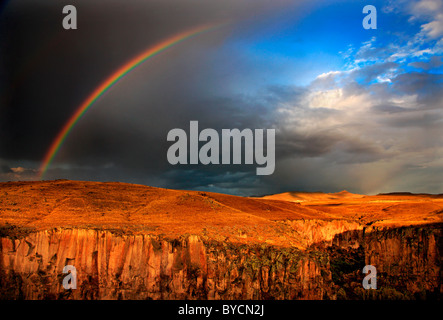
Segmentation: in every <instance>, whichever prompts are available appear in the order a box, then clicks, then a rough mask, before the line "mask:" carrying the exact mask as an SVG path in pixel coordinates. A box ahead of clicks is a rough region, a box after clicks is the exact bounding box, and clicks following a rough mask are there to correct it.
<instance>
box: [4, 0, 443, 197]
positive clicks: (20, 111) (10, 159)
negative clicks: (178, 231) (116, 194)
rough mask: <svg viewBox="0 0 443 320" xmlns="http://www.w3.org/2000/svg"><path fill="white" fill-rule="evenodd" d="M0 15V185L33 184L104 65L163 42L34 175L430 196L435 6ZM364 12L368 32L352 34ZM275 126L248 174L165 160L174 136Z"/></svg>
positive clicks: (439, 80)
mask: <svg viewBox="0 0 443 320" xmlns="http://www.w3.org/2000/svg"><path fill="white" fill-rule="evenodd" d="M66 4H67V3H65V1H61V0H41V1H38V2H36V1H31V0H16V1H14V0H11V1H9V2H7V3H5V4H3V7H2V8H0V10H1V11H0V58H1V59H0V181H15V180H37V179H39V175H38V169H39V168H40V166H41V163H42V160H43V158H44V156H45V154H46V153H47V151H48V148H49V147H50V145H51V143H52V141H53V140H54V139H55V137H56V136H57V134H58V133H59V132H60V130H61V129H62V128H63V126H64V124H65V123H66V121H67V120H68V119H69V118H70V117H71V115H72V114H73V113H74V112H75V110H76V109H77V108H78V107H79V106H80V105H81V103H82V102H83V101H84V100H85V99H86V98H87V97H88V95H89V94H90V93H91V92H93V91H94V89H95V88H96V87H97V86H98V85H99V84H100V83H101V82H102V81H103V80H105V79H106V78H107V77H108V76H109V75H110V74H112V73H113V72H114V71H115V70H117V69H118V68H119V67H120V66H122V65H123V64H125V63H126V62H127V61H129V60H131V59H132V58H133V57H135V56H137V55H138V54H139V53H141V52H143V51H144V50H146V48H149V47H150V46H153V45H155V44H156V43H158V42H160V41H162V40H164V39H167V38H168V37H170V36H172V35H175V34H178V33H180V32H183V31H185V30H189V29H192V28H194V27H197V26H200V25H220V24H221V26H220V27H218V28H216V29H214V30H211V31H208V32H205V33H202V34H200V35H197V36H195V37H192V38H191V39H188V40H185V41H183V42H181V43H179V44H177V45H175V46H173V47H171V48H169V49H167V50H165V51H164V52H162V53H161V54H159V55H157V56H155V57H153V58H151V59H149V60H147V61H145V62H144V63H143V64H141V65H140V66H139V67H137V68H135V69H134V70H133V71H131V72H130V73H129V74H127V75H126V76H125V77H124V78H123V79H121V80H120V81H119V82H118V83H116V84H115V85H114V86H113V87H112V88H111V89H110V90H109V91H107V92H106V93H105V94H104V95H103V96H101V97H100V98H99V99H98V101H97V102H96V103H95V104H94V105H93V106H92V107H91V108H90V109H89V110H88V111H87V113H86V114H85V115H84V116H83V117H82V118H81V119H80V120H79V121H78V123H77V124H76V126H75V127H74V128H73V129H72V131H71V133H70V134H69V136H68V137H67V139H66V141H65V143H64V144H63V145H62V146H61V148H60V150H59V152H58V153H57V155H56V157H55V158H54V161H53V162H52V163H51V165H50V167H49V169H48V171H47V173H46V174H45V176H44V179H48V180H52V179H74V180H92V181H121V182H130V183H138V184H144V185H150V186H156V187H164V188H172V189H190V190H204V191H213V192H222V193H228V194H236V195H263V194H272V193H279V192H287V191H308V192H310V191H323V192H338V191H341V190H348V191H350V192H355V193H364V194H376V193H381V192H399V191H402V192H414V193H443V139H442V137H443V109H442V108H443V90H442V88H443V74H442V71H443V61H442V57H443V40H442V39H443V38H442V36H443V1H441V0H407V1H405V0H395V1H389V0H387V1H386V0H385V1H371V2H370V3H369V2H368V1H356V0H342V1H321V0H317V1H312V0H310V1H290V0H272V1H269V0H243V1H237V0H225V1H221V0H186V1H183V0H161V1H160V0H146V1H136V0H128V1H124V2H122V1H116V0H106V1H105V0H99V1H86V0H78V1H70V2H69V4H72V5H74V6H75V7H76V8H77V14H78V22H77V26H78V29H76V30H65V29H63V27H62V20H63V18H64V15H63V14H62V8H63V6H64V5H66ZM367 4H371V5H373V6H375V7H376V9H377V29H369V30H366V29H364V28H363V26H362V21H363V18H364V17H365V14H363V13H362V10H363V7H364V6H365V5H367ZM191 120H197V121H198V122H199V127H200V128H201V129H203V128H214V129H216V130H218V131H220V130H221V129H233V128H239V129H240V130H241V129H245V128H250V129H270V128H272V129H275V130H276V137H275V143H276V164H275V171H274V173H273V174H272V175H268V176H257V175H256V165H207V166H205V165H176V166H174V165H171V164H169V163H168V161H167V157H166V154H167V150H168V148H169V147H170V146H171V142H168V141H167V139H166V137H167V134H168V132H169V131H170V130H171V129H174V128H182V129H184V130H185V131H188V130H189V129H188V128H189V122H190V121H191Z"/></svg>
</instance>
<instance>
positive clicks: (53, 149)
mask: <svg viewBox="0 0 443 320" xmlns="http://www.w3.org/2000/svg"><path fill="white" fill-rule="evenodd" d="M219 26H221V25H211V26H200V27H197V28H194V29H191V30H188V31H185V32H181V33H179V34H176V35H174V36H172V37H170V38H168V39H166V40H164V41H162V42H160V43H157V44H156V45H154V46H152V47H150V48H148V49H147V50H146V51H144V52H142V53H141V54H139V55H138V56H136V57H135V58H133V59H132V60H130V61H128V62H127V63H126V64H124V65H123V66H121V67H120V68H119V69H118V70H117V71H115V72H114V73H113V74H111V75H110V76H109V77H108V78H106V80H105V81H103V82H102V83H101V84H100V85H99V86H98V87H97V88H96V89H95V90H94V91H93V92H92V93H91V94H90V95H89V96H88V97H87V98H86V100H85V101H83V103H82V104H81V105H80V106H79V107H78V108H77V109H76V111H75V112H74V114H73V115H72V116H71V117H70V118H69V120H68V121H67V122H66V123H65V125H64V126H63V128H62V130H61V131H60V132H59V133H58V134H57V136H56V137H55V139H54V140H53V142H52V144H51V146H50V147H49V149H48V151H47V152H46V154H45V157H44V158H43V160H42V164H41V166H40V170H39V176H40V180H42V179H43V177H44V175H45V173H46V171H47V170H48V168H49V166H50V165H51V163H52V161H53V160H54V158H55V156H56V155H57V153H58V151H59V150H60V148H61V146H62V145H63V143H64V142H65V140H66V137H67V136H68V135H69V133H70V132H71V130H72V128H73V127H74V126H75V125H76V124H77V122H78V121H79V120H80V118H81V117H82V116H83V115H84V114H85V113H86V112H87V111H88V110H89V108H91V106H92V105H93V104H94V103H95V102H96V101H97V100H98V99H99V98H100V97H101V96H102V95H104V94H105V93H106V91H108V90H109V89H110V88H111V87H112V86H113V85H115V84H116V83H117V82H118V81H119V80H121V79H122V78H123V77H124V76H125V75H127V74H128V73H129V72H131V71H132V70H134V69H135V68H137V67H138V66H139V65H141V64H142V63H143V62H145V61H146V60H148V59H149V58H152V57H153V56H156V55H157V54H159V53H161V52H163V51H165V50H166V49H168V48H170V47H172V46H174V45H176V44H178V43H180V42H182V41H184V40H186V39H189V38H191V37H193V36H196V35H198V34H201V33H203V32H206V31H209V30H213V29H215V28H217V27H219Z"/></svg>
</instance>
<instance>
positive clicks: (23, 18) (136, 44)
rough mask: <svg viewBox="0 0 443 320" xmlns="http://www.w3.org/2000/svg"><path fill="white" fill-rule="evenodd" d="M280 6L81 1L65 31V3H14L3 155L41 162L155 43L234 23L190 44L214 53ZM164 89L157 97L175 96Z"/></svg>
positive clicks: (5, 58)
mask: <svg viewBox="0 0 443 320" xmlns="http://www.w3.org/2000/svg"><path fill="white" fill-rule="evenodd" d="M279 3H284V1H277V2H275V1H267V0H258V1H252V0H250V1H236V0H228V1H206V0H187V1H182V0H167V1H163V0H162V1H160V0H150V1H135V0H132V1H124V2H122V1H93V2H92V1H86V0H83V1H80V0H78V1H71V2H70V4H72V5H74V6H76V8H77V11H78V30H75V31H73V30H71V31H66V30H64V29H62V24H61V21H62V18H63V15H62V8H63V6H64V5H66V2H65V1H49V0H48V1H38V2H36V1H30V0H29V1H27V0H22V1H10V2H9V3H8V5H7V6H6V8H5V10H4V12H3V13H2V19H1V20H0V38H1V39H2V41H1V45H0V52H1V56H2V62H3V63H2V64H1V66H0V68H1V74H2V78H1V88H2V90H1V92H0V95H1V97H0V99H1V106H2V107H1V109H0V130H1V131H0V133H1V135H2V141H1V148H2V150H1V152H2V154H1V156H2V157H3V158H6V159H12V160H18V159H29V160H34V161H39V160H40V159H41V158H42V157H43V154H44V152H46V149H47V148H48V146H49V144H50V143H51V140H52V139H53V138H54V136H55V134H56V133H57V132H58V131H59V130H60V128H61V127H62V125H63V124H64V122H66V120H67V119H68V118H69V116H70V115H71V114H72V113H73V111H74V110H75V109H76V108H77V107H78V105H79V104H80V103H81V102H82V101H83V100H84V99H85V98H86V97H87V95H88V94H89V93H90V92H91V91H92V90H93V89H94V88H95V87H96V86H97V85H98V84H99V83H101V82H102V81H103V80H104V79H105V78H106V77H108V76H109V75H110V73H112V72H113V71H114V70H116V69H117V68H118V67H120V66H121V65H122V64H123V63H124V62H126V61H128V60H129V59H130V58H132V57H134V56H135V55H136V54H138V53H140V52H142V51H143V50H145V49H146V48H148V47H149V46H150V45H152V44H155V43H156V42H158V41H160V40H162V39H164V38H166V37H169V36H171V35H173V34H176V33H178V32H181V31H183V30H186V29H188V28H191V27H195V26H198V25H202V24H218V23H230V24H229V25H227V26H226V27H225V28H224V29H223V30H221V31H220V32H213V33H211V35H210V36H207V37H203V38H204V41H203V42H202V43H200V42H199V41H197V42H195V41H194V42H191V45H192V46H194V47H195V48H194V50H200V51H204V50H207V49H208V48H212V49H214V48H216V47H217V46H218V45H219V44H220V43H221V42H222V41H223V39H224V38H225V36H226V34H229V32H230V30H231V28H232V25H235V23H237V22H244V21H248V20H253V19H258V17H260V15H262V14H264V13H265V12H267V11H269V10H271V9H272V10H275V9H278V8H279ZM186 47H187V45H186V44H183V45H182V47H181V49H183V48H186ZM174 55H177V52H172V53H171V56H169V57H170V58H171V59H174ZM164 62H165V63H168V61H164ZM188 71H190V72H191V73H190V74H191V75H190V74H180V75H179V76H181V77H182V79H173V80H172V81H171V82H170V86H181V83H183V82H184V81H186V77H188V76H189V77H192V70H188ZM163 86H164V83H163ZM167 89H168V88H167V87H164V88H162V90H160V91H159V92H157V94H156V95H157V96H159V95H168V94H171V93H170V92H167ZM202 90H204V88H202ZM127 98H128V99H127V102H126V103H129V102H130V99H131V98H130V97H127ZM145 99H148V98H147V97H145ZM149 99H151V97H149ZM152 100H155V97H154V98H153V99H152ZM178 102H179V101H175V102H174V104H175V105H176V107H175V108H179V107H180V106H179V103H178ZM169 112H171V110H169ZM171 113H174V112H171ZM159 126H161V125H159ZM122 134H125V133H122ZM129 135H130V134H129ZM100 140H101V138H100V137H96V141H95V142H94V144H97V145H101V141H100ZM85 151H86V150H85Z"/></svg>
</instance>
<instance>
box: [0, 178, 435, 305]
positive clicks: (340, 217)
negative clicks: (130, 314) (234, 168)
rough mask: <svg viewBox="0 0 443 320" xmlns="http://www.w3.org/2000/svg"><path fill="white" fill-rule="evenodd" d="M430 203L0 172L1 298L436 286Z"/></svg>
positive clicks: (297, 294) (394, 292) (341, 293)
mask: <svg viewBox="0 0 443 320" xmlns="http://www.w3.org/2000/svg"><path fill="white" fill-rule="evenodd" d="M442 213H443V196H442V195H427V194H409V193H393V194H380V195H374V196H366V195H357V194H351V193H349V192H346V191H343V192H339V193H333V194H326V193H295V192H292V193H291V192H289V193H284V194H278V195H269V196H265V197H249V198H248V197H238V196H230V195H224V194H217V193H210V192H199V191H183V190H169V189H161V188H153V187H148V186H142V185H133V184H125V183H116V182H107V183H101V182H84V181H68V180H57V181H41V182H8V183H0V298H1V299H35V300H37V299H38V300H39V299H106V300H108V299H125V300H127V299H238V300H241V299H285V300H292V299H304V300H312V299H316V300H319V299H332V300H335V299H441V298H442V294H443V286H442V281H441V279H442V271H441V262H442V261H441V255H442V244H443V240H442V239H443V238H442V225H443V221H442ZM66 265H72V266H74V267H75V268H76V270H77V283H78V285H77V289H70V290H66V289H64V288H63V286H62V281H63V278H64V277H65V276H66V274H64V273H63V272H62V270H63V268H64V267H65V266H66ZM365 265H374V266H375V267H376V268H377V290H365V289H364V288H363V287H362V280H363V278H364V276H365V275H364V274H362V269H363V267H364V266H365Z"/></svg>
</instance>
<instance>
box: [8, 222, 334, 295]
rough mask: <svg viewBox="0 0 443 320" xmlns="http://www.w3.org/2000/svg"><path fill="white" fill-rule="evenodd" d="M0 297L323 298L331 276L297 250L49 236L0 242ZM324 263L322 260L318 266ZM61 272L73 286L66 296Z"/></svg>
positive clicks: (193, 239)
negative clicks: (69, 273) (70, 274)
mask: <svg viewBox="0 0 443 320" xmlns="http://www.w3.org/2000/svg"><path fill="white" fill-rule="evenodd" d="M0 243H1V247H0V282H1V285H0V293H1V295H2V297H3V298H24V299H48V298H49V299H60V298H62V299H63V298H73V299H269V298H272V299H322V298H324V297H325V296H327V292H326V291H327V288H328V286H327V282H328V281H330V275H328V274H327V273H326V274H325V273H323V274H322V273H321V269H324V270H325V268H326V266H325V265H323V266H322V261H321V259H319V258H316V257H311V256H309V255H308V254H306V253H303V252H301V251H299V250H296V249H285V250H278V249H277V248H273V247H270V246H245V245H238V246H236V245H233V244H225V245H223V244H220V243H216V242H207V243H204V242H203V241H202V240H201V239H199V238H198V237H197V236H188V237H186V238H184V237H183V238H181V239H179V240H178V239H176V240H165V239H163V240H162V239H160V238H159V237H152V236H145V235H133V236H125V235H114V234H112V233H110V232H108V231H95V230H79V229H73V230H53V231H43V232H37V233H32V234H30V235H28V236H27V237H25V238H22V239H15V240H13V239H10V238H1V242H0ZM323 262H324V261H323ZM65 265H73V266H75V268H76V269H77V276H78V287H77V289H76V290H65V289H64V288H63V287H62V279H63V278H64V277H65V276H66V275H65V274H63V273H62V270H63V267H64V266H65Z"/></svg>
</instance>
